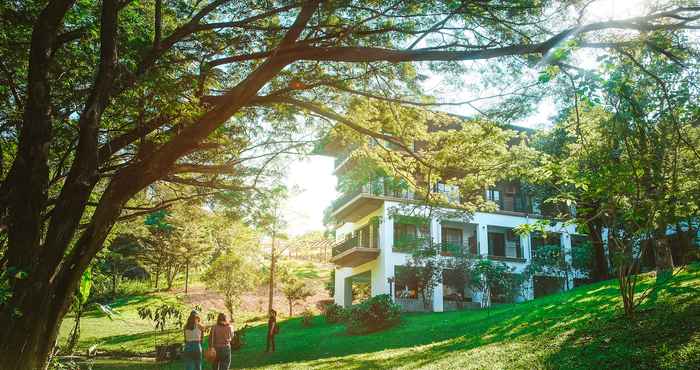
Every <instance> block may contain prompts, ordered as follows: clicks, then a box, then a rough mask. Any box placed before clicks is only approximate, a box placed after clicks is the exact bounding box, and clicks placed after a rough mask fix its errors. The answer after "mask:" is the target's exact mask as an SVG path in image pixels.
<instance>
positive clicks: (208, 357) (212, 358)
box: [204, 327, 217, 364]
mask: <svg viewBox="0 0 700 370" xmlns="http://www.w3.org/2000/svg"><path fill="white" fill-rule="evenodd" d="M215 328H216V327H212V328H211V334H210V338H209V339H210V340H209V343H210V344H211V345H213V344H214V329H215ZM204 360H205V361H206V362H209V363H211V364H213V363H215V362H216V360H217V356H216V349H214V347H212V346H210V347H209V348H207V350H206V351H204Z"/></svg>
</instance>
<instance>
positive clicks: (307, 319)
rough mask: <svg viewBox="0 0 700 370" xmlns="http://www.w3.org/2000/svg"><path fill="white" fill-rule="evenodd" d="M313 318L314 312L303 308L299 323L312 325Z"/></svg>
mask: <svg viewBox="0 0 700 370" xmlns="http://www.w3.org/2000/svg"><path fill="white" fill-rule="evenodd" d="M313 320H314V313H313V312H311V310H309V309H308V308H307V309H305V310H304V312H302V313H301V324H302V325H304V326H306V327H310V326H313V324H314V323H313Z"/></svg>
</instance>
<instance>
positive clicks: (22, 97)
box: [0, 0, 700, 369]
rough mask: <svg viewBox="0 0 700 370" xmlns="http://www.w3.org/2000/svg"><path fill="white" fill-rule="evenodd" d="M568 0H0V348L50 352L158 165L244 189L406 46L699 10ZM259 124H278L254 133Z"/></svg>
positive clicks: (554, 41) (485, 47)
mask: <svg viewBox="0 0 700 370" xmlns="http://www.w3.org/2000/svg"><path fill="white" fill-rule="evenodd" d="M576 3H577V2H575V1H571V2H564V3H555V2H550V1H539V2H529V1H493V2H486V1H484V2H482V1H478V2H460V1H392V2H381V1H377V2H366V1H326V2H322V1H302V2H292V1H257V0H241V1H230V0H211V1H206V2H202V1H194V0H192V1H189V0H183V1H162V0H155V1H143V2H131V1H117V0H103V1H101V2H90V1H83V2H75V1H73V0H52V1H48V2H46V1H28V2H4V3H3V4H2V5H0V7H1V9H2V12H3V14H2V20H1V21H2V27H0V43H1V51H0V52H1V53H2V58H0V59H1V60H2V71H1V72H2V79H3V84H2V89H1V90H0V94H1V95H2V100H1V102H0V104H2V107H3V109H2V117H1V118H0V120H1V121H0V127H2V132H1V133H0V142H1V144H2V162H1V165H0V174H1V176H2V184H0V225H1V226H0V230H2V235H1V236H0V238H2V239H1V242H2V246H3V247H2V248H3V249H2V252H3V256H2V261H3V263H4V267H5V269H4V271H5V273H4V274H3V279H4V281H3V284H4V286H5V287H6V289H7V290H8V291H9V299H7V300H6V301H4V302H2V306H1V307H0V327H2V328H3V331H2V334H0V362H1V363H2V364H3V366H4V368H6V369H37V368H42V367H44V365H45V363H46V359H47V357H48V354H49V352H50V350H51V348H52V346H53V343H54V342H55V339H56V336H57V329H58V326H59V324H60V321H61V319H62V318H63V316H64V314H65V313H66V310H67V309H68V307H69V305H70V302H71V295H72V293H73V292H74V290H75V288H76V286H77V285H78V283H79V281H80V277H81V276H82V272H83V271H84V270H85V269H86V268H87V266H88V265H89V264H90V262H91V260H92V259H93V258H94V257H95V255H96V253H97V252H98V251H99V250H100V249H101V248H102V247H103V242H104V240H105V238H107V236H108V234H109V232H110V230H111V229H112V227H113V226H114V225H115V223H116V222H118V221H119V220H120V218H123V217H129V216H130V215H133V214H132V213H130V212H148V211H150V210H153V209H158V208H159V207H160V208H162V207H163V205H162V204H151V205H150V207H149V206H144V205H143V204H138V205H134V204H133V202H134V200H133V199H134V198H138V199H142V198H143V197H144V196H143V194H146V195H147V194H148V192H147V191H145V190H147V188H148V187H149V186H150V185H151V184H153V183H155V182H167V183H177V184H182V185H190V186H197V187H200V188H203V189H211V190H212V191H213V190H214V189H220V188H225V189H227V190H229V191H231V192H233V195H228V199H229V200H231V199H233V200H236V199H241V198H240V196H238V197H237V196H236V195H235V194H236V192H237V191H239V190H241V189H242V188H246V187H249V186H251V182H246V181H245V180H246V179H248V180H250V181H254V179H256V178H257V177H256V176H255V175H253V174H251V171H250V169H249V168H247V167H245V166H243V164H242V161H243V160H245V159H248V158H251V157H258V156H259V155H260V148H261V147H262V148H264V147H265V146H266V145H271V144H272V143H277V144H280V143H282V144H283V143H285V142H286V143H289V142H290V141H291V140H292V139H293V138H290V137H289V136H285V135H284V133H285V132H290V131H292V132H293V131H294V130H295V128H296V127H297V125H300V123H299V122H298V121H297V119H298V118H299V117H300V115H299V114H298V113H304V114H307V117H315V116H321V117H326V118H328V119H332V120H336V119H338V118H339V117H338V116H339V114H338V113H334V112H333V110H334V109H335V110H340V108H341V107H342V103H343V102H344V101H345V100H346V99H345V98H344V97H346V96H348V95H350V94H364V95H371V94H372V92H376V91H387V92H391V94H390V97H393V98H401V97H402V96H406V95H408V94H410V93H412V92H414V91H415V90H416V89H417V85H416V81H417V77H416V75H415V70H414V69H413V68H410V66H409V65H408V64H404V63H402V62H410V61H440V62H441V63H435V64H432V65H431V67H432V68H434V70H435V71H441V72H445V73H447V72H449V71H453V72H455V71H457V72H459V71H460V70H462V69H463V68H459V64H458V63H456V61H464V60H479V59H494V58H503V60H504V61H506V62H508V63H506V65H510V66H514V67H516V68H521V67H522V65H523V63H527V62H530V63H532V62H533V61H535V60H537V59H539V58H540V57H541V56H543V55H546V54H547V53H548V52H550V51H552V50H553V49H555V48H557V46H558V45H559V44H560V42H561V41H562V40H565V39H569V38H573V39H576V40H578V41H580V44H581V45H584V46H586V47H606V46H607V45H606V44H604V43H601V42H599V41H601V39H600V37H599V36H600V35H601V34H604V33H605V31H606V30H610V29H626V30H630V31H634V32H632V36H629V35H628V36H627V37H628V38H634V37H635V35H637V32H643V31H650V30H657V31H659V30H668V31H669V32H670V31H674V32H677V31H678V30H679V29H683V28H686V27H693V26H695V25H696V23H694V22H695V21H696V20H697V19H698V16H700V15H699V13H700V9H698V8H697V7H686V8H682V7H674V8H671V7H667V8H664V9H657V10H655V11H653V12H652V13H650V14H649V15H647V16H644V17H640V18H634V19H625V20H612V21H606V22H599V23H591V24H579V22H578V20H577V17H576V15H575V12H571V11H570V10H571V9H572V8H571V7H570V4H573V5H571V6H572V7H573V9H578V10H580V9H583V8H585V7H583V6H578V5H577V4H576ZM584 3H585V2H584ZM616 41H619V42H626V41H629V40H625V38H624V37H619V38H617V39H616ZM608 44H609V43H608ZM467 67H468V66H467ZM322 105H326V107H325V108H324V107H322ZM308 122H314V120H313V119H311V118H310V119H309V120H308ZM341 122H342V123H344V124H347V125H351V127H353V128H355V129H356V130H358V131H361V132H363V133H364V134H368V135H374V136H377V137H382V136H383V135H381V134H380V133H376V132H372V131H371V130H366V129H363V127H362V126H360V125H352V122H351V121H341ZM262 131H268V132H274V133H275V134H276V135H277V136H276V137H275V138H274V140H271V141H261V142H260V143H259V144H260V146H258V145H252V146H253V147H255V149H257V150H251V145H250V144H251V143H250V140H249V139H250V137H251V136H252V135H256V134H259V133H260V132H262ZM246 175H251V177H252V178H250V177H247V176H246ZM4 296H5V295H4Z"/></svg>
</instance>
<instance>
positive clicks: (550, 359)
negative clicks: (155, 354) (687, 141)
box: [94, 265, 700, 370]
mask: <svg viewBox="0 0 700 370" xmlns="http://www.w3.org/2000/svg"><path fill="white" fill-rule="evenodd" d="M652 281H653V280H652V278H651V277H647V278H646V279H645V280H644V283H643V284H642V285H641V286H640V289H641V288H643V287H644V286H648V284H651V282H652ZM264 335H265V327H264V325H258V326H256V327H254V328H252V329H251V330H249V332H248V334H247V336H246V340H247V343H246V345H245V347H244V348H243V349H242V350H241V351H239V352H235V353H234V356H233V365H232V366H233V367H235V368H288V369H296V368H318V369H321V368H344V369H361V368H362V369H364V368H412V369H413V368H434V369H470V368H473V369H502V368H523V369H534V368H561V369H591V368H597V369H613V368H614V369H623V368H643V369H644V368H646V369H697V364H699V363H700V266H699V265H693V266H691V267H690V268H689V269H688V271H686V272H683V273H681V274H679V275H678V276H677V277H675V278H674V284H673V285H672V287H671V288H669V289H668V290H667V291H665V292H663V293H662V294H660V295H659V297H658V301H657V302H656V306H654V307H653V308H652V307H650V306H648V307H642V308H641V310H640V312H639V316H638V318H637V319H636V320H634V321H629V320H627V319H623V318H621V317H620V311H619V298H618V293H617V288H616V282H615V281H607V282H602V283H598V284H593V285H589V286H585V287H580V288H577V289H574V290H572V291H569V292H566V293H563V294H558V295H553V296H549V297H545V298H541V299H537V300H534V301H530V302H525V303H520V304H514V305H507V306H501V307H498V308H494V309H492V310H484V311H463V312H448V313H429V314H412V315H405V316H404V318H403V320H402V323H401V324H400V325H399V326H397V327H395V328H392V329H390V330H387V331H383V332H379V333H374V334H370V335H363V336H350V335H347V334H345V332H344V328H343V327H342V326H341V325H328V324H326V323H325V322H324V320H323V318H322V317H316V318H315V321H314V326H313V327H311V328H305V327H302V326H301V324H300V320H299V319H296V318H295V319H290V320H286V321H283V322H282V324H281V333H280V335H279V337H278V352H277V353H275V354H272V355H265V354H263V350H264ZM181 366H182V365H181V364H178V363H172V364H155V363H152V362H151V363H149V362H137V361H126V362H125V361H110V360H101V361H98V362H96V363H95V364H94V369H102V370H116V369H126V370H129V369H134V370H135V369H149V370H155V369H179V368H180V367H181Z"/></svg>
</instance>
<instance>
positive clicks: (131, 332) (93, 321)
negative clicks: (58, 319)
mask: <svg viewBox="0 0 700 370" xmlns="http://www.w3.org/2000/svg"><path fill="white" fill-rule="evenodd" d="M178 301H179V299H178V298H177V297H175V296H172V295H167V294H166V293H157V294H150V295H140V296H133V297H128V298H119V299H116V300H115V301H114V302H112V303H111V304H110V307H111V308H112V309H113V310H114V311H115V312H116V313H117V314H116V315H115V316H114V317H113V319H112V320H110V319H109V318H108V317H106V316H105V314H104V313H102V312H101V311H100V310H98V309H96V308H95V309H93V310H90V311H88V312H86V313H85V314H84V315H83V318H82V319H81V326H80V327H81V335H80V340H79V342H78V350H79V351H82V350H84V349H86V348H88V347H90V346H92V345H97V349H98V350H102V351H120V352H133V353H145V352H150V351H153V350H154V349H155V344H156V342H158V343H160V342H161V341H163V340H165V341H179V340H180V338H181V337H182V335H181V334H180V330H168V331H166V332H165V333H164V334H163V335H160V334H158V335H157V334H156V333H155V332H154V331H153V323H152V322H151V321H149V320H141V318H139V316H138V312H137V310H138V308H139V307H142V306H147V305H158V304H161V303H163V302H170V303H173V302H178ZM73 323H74V321H73V319H72V317H71V316H69V317H67V318H66V319H65V320H64V321H63V325H61V329H60V331H59V344H63V343H65V341H66V340H67V337H68V333H69V332H70V330H71V329H72V327H73Z"/></svg>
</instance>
